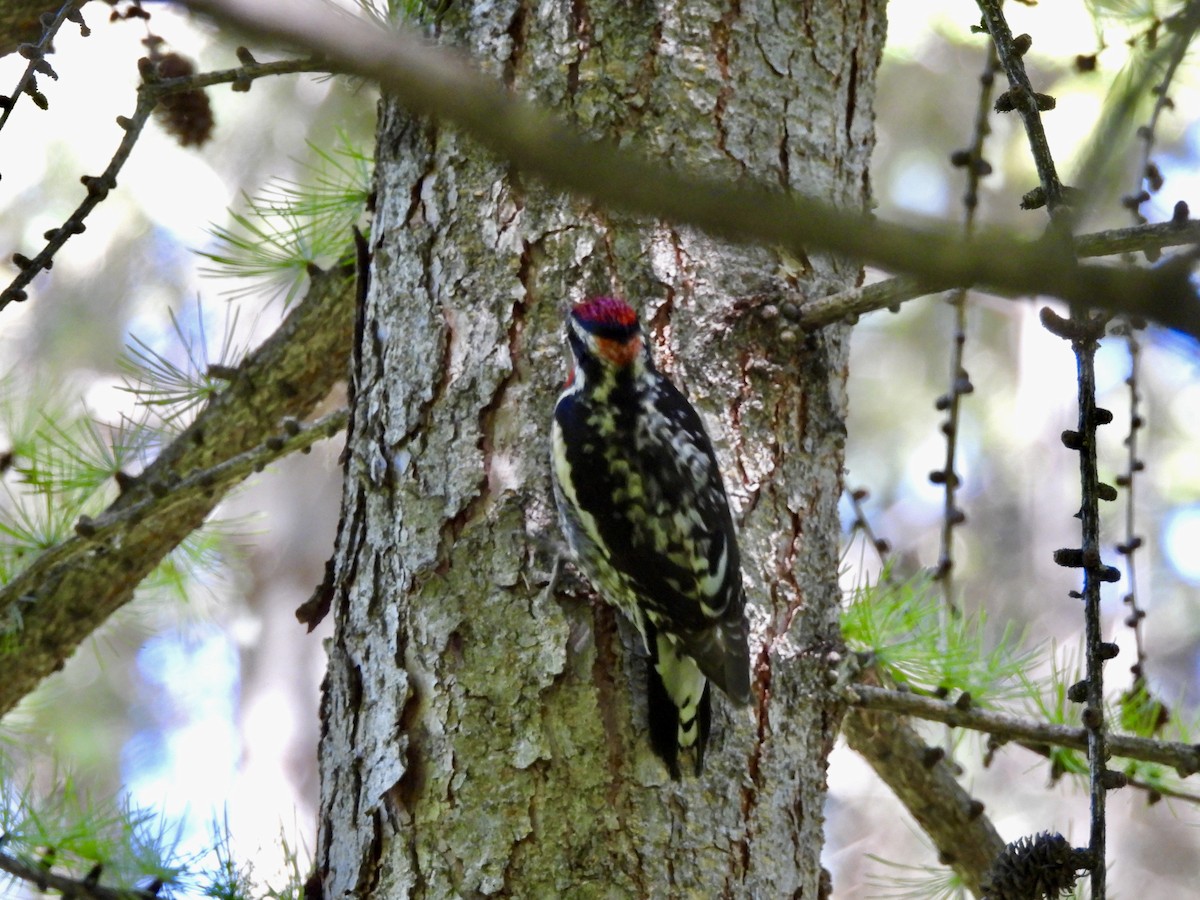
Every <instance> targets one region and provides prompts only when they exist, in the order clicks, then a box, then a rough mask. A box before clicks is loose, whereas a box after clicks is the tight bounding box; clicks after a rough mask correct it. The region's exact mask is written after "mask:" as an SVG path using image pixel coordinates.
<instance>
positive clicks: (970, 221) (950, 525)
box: [931, 43, 1000, 751]
mask: <svg viewBox="0 0 1200 900" xmlns="http://www.w3.org/2000/svg"><path fill="white" fill-rule="evenodd" d="M999 65H1000V64H999V60H998V58H997V56H996V47H995V44H994V43H992V44H989V46H988V52H987V59H986V61H985V62H984V66H983V72H982V73H981V74H980V76H979V102H978V104H977V106H976V109H975V124H974V127H973V129H972V134H971V146H970V147H969V148H968V149H967V151H966V152H965V153H964V154H961V157H964V159H963V164H964V168H966V170H967V188H966V192H965V193H964V194H963V206H964V207H965V212H964V216H963V232H964V234H966V235H967V236H968V237H970V236H971V234H973V233H974V231H975V211H976V209H977V208H978V206H979V180H980V178H982V177H983V176H984V175H986V174H987V173H988V172H989V171H991V168H990V166H988V165H987V163H986V162H985V161H984V159H983V142H984V140H985V139H986V137H987V135H988V134H990V133H991V126H990V125H989V124H988V116H989V114H990V113H991V107H992V87H993V85H994V84H995V81H996V72H997V70H998V69H999ZM948 302H949V304H950V306H951V308H952V309H953V312H954V332H953V339H952V341H953V343H952V345H951V348H950V387H949V389H948V390H947V391H946V393H944V394H943V395H942V396H941V397H939V398H938V399H937V408H938V409H939V410H944V411H945V413H946V420H945V422H943V423H942V434H944V435H945V436H946V455H945V458H944V460H943V462H942V468H941V471H940V477H939V478H938V479H935V480H940V482H941V485H942V530H941V555H940V557H939V559H938V564H937V569H936V570H935V571H934V578H935V580H937V581H938V582H939V583H940V585H941V589H942V600H943V606H944V613H943V614H949V615H956V614H957V613H958V611H959V610H958V604H957V602H956V601H955V597H954V529H955V528H956V527H958V526H959V525H961V524H962V523H963V522H964V521H965V520H966V516H965V514H964V513H963V511H962V510H961V509H959V508H958V503H957V499H956V498H957V495H958V488H959V479H958V471H957V466H956V465H955V460H956V457H957V453H958V429H959V408H960V407H961V405H962V398H963V396H965V395H966V394H969V393H971V391H973V390H974V386H973V385H972V384H971V378H970V376H969V375H968V374H967V370H966V367H965V365H964V359H965V354H966V344H967V289H966V288H957V289H955V290H954V291H953V292H952V293H951V295H950V297H949V300H948ZM934 474H938V473H934ZM931 477H933V476H932V475H931ZM952 745H953V740H952V738H951V736H950V735H949V734H947V736H946V748H947V751H949V750H950V748H951V747H952Z"/></svg>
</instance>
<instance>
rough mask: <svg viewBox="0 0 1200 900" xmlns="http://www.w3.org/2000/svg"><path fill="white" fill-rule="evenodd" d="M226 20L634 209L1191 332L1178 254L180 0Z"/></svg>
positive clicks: (354, 40)
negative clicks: (887, 186)
mask: <svg viewBox="0 0 1200 900" xmlns="http://www.w3.org/2000/svg"><path fill="white" fill-rule="evenodd" d="M187 5H188V6H190V7H191V8H193V9H195V10H197V11H200V12H205V13H209V14H211V15H213V16H216V17H218V18H220V19H221V20H223V21H224V22H226V23H227V24H229V25H232V26H235V27H237V28H242V29H246V30H249V31H251V32H254V33H256V34H258V35H260V36H264V37H268V38H271V39H273V40H282V41H286V42H289V43H292V44H295V45H299V46H302V47H305V48H307V49H308V50H310V51H313V52H315V53H317V54H319V55H321V56H323V57H325V58H326V59H328V60H329V61H330V62H331V63H333V64H334V65H335V66H336V67H337V68H339V69H341V70H345V71H347V72H352V73H355V74H358V75H361V76H363V77H365V78H368V79H370V80H373V81H378V82H379V83H380V84H381V85H383V87H385V88H386V89H387V90H389V91H391V92H393V93H394V94H395V95H396V96H397V97H399V98H400V99H401V100H402V101H403V102H404V103H405V104H406V105H408V106H409V107H410V108H411V109H413V110H415V111H417V112H419V113H424V114H428V115H433V116H437V117H438V118H441V119H443V120H446V121H448V122H451V123H454V124H456V125H458V126H459V127H461V128H462V129H464V130H465V131H467V132H468V133H470V134H471V135H472V136H473V137H475V138H476V139H477V140H479V141H480V142H481V143H482V144H484V145H485V146H486V147H487V148H489V149H490V150H492V151H493V152H494V153H496V154H497V155H499V156H501V157H503V158H505V159H508V160H510V161H512V162H513V163H514V164H515V165H516V166H517V167H518V168H519V169H521V170H523V171H524V172H526V173H529V174H531V175H535V176H537V177H539V178H541V179H542V180H543V181H545V182H546V183H547V184H548V185H550V186H551V187H555V188H560V189H564V190H568V191H570V192H572V193H575V194H578V195H580V196H584V197H588V198H590V199H592V200H594V201H597V202H600V203H603V204H606V205H608V206H612V207H617V208H621V209H625V210H628V211H630V212H633V213H637V214H641V215H650V216H657V217H661V218H664V219H667V220H669V221H673V222H677V223H684V224H689V225H694V226H696V227H698V228H702V229H704V230H705V231H707V232H709V233H711V234H713V235H715V236H718V237H722V238H725V239H728V240H732V241H739V242H759V243H765V244H771V245H778V246H782V247H784V248H786V249H788V250H789V251H791V252H792V253H793V254H796V255H799V254H801V253H804V252H805V248H808V249H809V250H814V249H819V250H823V251H826V252H829V253H835V254H840V255H844V256H848V257H852V258H855V259H858V260H862V261H864V262H866V263H869V264H872V265H875V266H878V267H880V268H882V269H885V270H888V271H892V272H898V273H906V274H908V275H911V276H913V277H915V278H916V279H918V280H920V281H922V282H926V283H927V284H930V285H933V286H934V287H935V288H939V287H948V286H970V285H978V286H981V287H985V288H987V289H989V290H992V291H995V292H996V293H999V294H1004V295H1009V296H1015V295H1022V294H1048V295H1052V296H1056V297H1061V298H1062V299H1065V300H1068V301H1073V302H1077V303H1080V304H1083V305H1086V306H1094V307H1102V308H1106V309H1110V310H1116V311H1123V312H1130V313H1136V314H1140V315H1143V316H1146V317H1147V318H1152V319H1155V320H1157V321H1159V322H1161V323H1163V324H1166V325H1170V326H1172V327H1175V328H1178V329H1180V330H1183V331H1186V332H1188V333H1191V334H1193V335H1196V336H1200V303H1197V302H1196V294H1195V291H1194V289H1193V288H1192V287H1191V285H1190V283H1189V279H1188V276H1189V273H1190V268H1191V265H1190V261H1189V260H1175V261H1172V262H1170V263H1167V264H1165V265H1163V266H1159V267H1158V268H1155V269H1118V268H1115V267H1112V268H1110V267H1099V266H1088V265H1079V264H1078V262H1077V261H1076V260H1075V259H1074V258H1073V256H1072V254H1071V253H1070V252H1066V253H1064V252H1063V248H1062V240H1063V239H1062V238H1061V237H1060V236H1056V235H1053V234H1050V235H1047V236H1045V237H1043V238H1041V239H1038V240H1035V241H1028V240H1019V239H1017V238H1014V237H1012V236H1010V235H1007V234H1003V233H996V232H992V233H989V234H980V235H977V236H976V238H975V239H974V240H971V241H968V240H965V239H963V238H962V237H961V236H960V235H958V234H957V233H955V232H954V231H953V230H951V229H950V228H948V227H946V226H941V227H930V228H926V229H917V228H912V227H907V226H901V225H896V224H890V223H883V222H880V221H878V220H876V219H873V218H871V217H869V216H866V215H863V214H860V213H857V212H850V211H844V210H839V209H835V208H833V207H831V206H829V205H828V204H825V203H822V202H819V201H817V200H813V199H811V198H807V197H803V196H800V195H797V194H784V193H781V192H779V191H775V190H767V189H765V188H759V187H753V186H745V185H734V184H731V183H729V182H727V181H720V180H716V179H712V178H704V177H700V176H697V175H691V174H682V173H680V172H678V171H676V170H674V169H670V168H667V167H666V166H664V165H662V164H660V163H658V162H653V161H650V160H647V159H646V158H644V157H642V156H639V155H638V154H636V153H634V152H631V151H628V150H624V149H620V148H618V147H616V146H614V145H613V144H612V143H610V142H606V141H594V140H589V139H586V138H584V137H583V136H582V135H580V134H579V133H578V132H576V131H574V130H572V129H569V128H567V127H566V126H565V125H564V124H563V123H562V122H561V121H559V120H557V119H555V118H554V117H552V116H550V115H549V114H548V113H546V112H545V111H543V110H542V109H540V108H538V107H536V106H534V105H533V104H530V103H528V102H526V101H524V100H521V99H519V98H517V97H515V96H513V95H512V94H511V93H509V92H508V91H506V90H505V89H504V87H503V86H502V85H501V84H500V83H499V82H497V81H495V80H493V79H489V78H486V77H484V76H482V75H480V74H478V73H477V72H475V71H473V70H472V69H471V68H470V67H469V66H468V65H467V64H466V63H464V62H463V61H462V60H461V59H460V58H458V57H456V56H453V55H451V54H449V53H447V52H444V51H440V50H437V49H435V48H432V47H430V46H428V45H426V44H424V43H422V42H421V41H419V40H418V39H416V38H415V37H413V36H411V35H409V34H406V33H404V32H403V31H402V30H399V29H391V30H388V29H384V28H382V27H377V26H375V25H372V24H370V23H368V22H367V21H365V20H362V19H356V18H354V17H352V16H351V15H349V14H346V13H342V12H339V11H336V10H334V9H333V8H331V7H328V6H323V5H319V4H315V3H301V2H295V3H290V4H286V5H278V4H263V3H255V2H249V0H189V2H187Z"/></svg>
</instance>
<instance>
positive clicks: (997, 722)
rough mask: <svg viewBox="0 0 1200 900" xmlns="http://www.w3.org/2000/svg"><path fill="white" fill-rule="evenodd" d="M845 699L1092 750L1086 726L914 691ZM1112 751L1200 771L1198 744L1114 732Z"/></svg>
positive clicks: (859, 691) (1009, 737)
mask: <svg viewBox="0 0 1200 900" xmlns="http://www.w3.org/2000/svg"><path fill="white" fill-rule="evenodd" d="M843 699H844V700H845V701H846V702H847V703H849V704H850V705H851V706H857V707H861V708H864V709H874V710H880V711H887V712H892V713H899V714H902V715H906V716H913V717H915V718H919V719H928V720H929V721H931V722H944V723H946V724H948V725H954V726H955V727H958V728H970V729H972V730H974V731H981V732H984V733H985V734H994V735H996V736H997V737H999V738H1001V739H1003V740H1006V741H1020V742H1023V743H1029V744H1048V745H1053V746H1058V747H1068V748H1070V749H1072V750H1087V745H1088V729H1086V728H1075V727H1072V726H1070V725H1053V724H1051V723H1049V722H1037V721H1033V720H1030V719H1024V718H1021V717H1019V716H1013V715H1008V714H1006V713H999V712H992V711H989V710H984V709H980V708H978V707H975V706H967V705H960V704H958V703H953V702H950V701H947V700H938V699H936V698H933V697H924V696H921V695H920V694H914V693H911V692H909V691H896V690H889V689H888V688H882V687H876V686H874V685H863V684H853V685H849V686H847V687H845V688H844V689H843ZM1108 749H1109V750H1110V751H1111V752H1112V754H1113V755H1114V756H1120V757H1124V758H1125V759H1136V760H1140V761H1142V762H1149V763H1158V764H1159V765H1164V766H1170V767H1171V768H1173V769H1175V771H1176V772H1178V773H1179V776H1180V777H1181V778H1186V777H1188V776H1190V775H1192V774H1194V773H1195V772H1197V771H1200V745H1196V744H1184V743H1181V742H1179V741H1160V740H1153V739H1151V738H1139V737H1129V736H1126V735H1117V734H1111V735H1109V736H1108Z"/></svg>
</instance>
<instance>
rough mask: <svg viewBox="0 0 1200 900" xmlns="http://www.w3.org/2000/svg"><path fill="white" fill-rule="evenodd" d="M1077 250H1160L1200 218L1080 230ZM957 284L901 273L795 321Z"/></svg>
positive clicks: (818, 303) (893, 304)
mask: <svg viewBox="0 0 1200 900" xmlns="http://www.w3.org/2000/svg"><path fill="white" fill-rule="evenodd" d="M1074 242H1075V253H1076V255H1077V256H1079V257H1081V258H1083V257H1100V256H1115V255H1117V254H1119V253H1135V252H1138V251H1145V250H1151V251H1153V250H1161V249H1163V248H1164V247H1179V246H1182V245H1186V244H1197V243H1200V221H1189V222H1185V223H1183V224H1176V223H1174V222H1161V223H1159V224H1156V225H1139V226H1136V227H1132V228H1114V229H1111V230H1109V231H1097V232H1094V233H1092V234H1081V235H1079V236H1078V237H1076V238H1075V239H1074ZM952 287H954V285H953V284H950V283H949V282H942V283H941V284H936V285H931V284H930V283H928V282H924V281H920V280H918V279H916V278H912V277H911V276H908V275H898V276H896V277H895V278H888V279H885V280H884V281H877V282H875V283H874V284H868V285H866V286H864V287H860V288H852V289H851V290H848V291H839V292H838V293H836V294H828V295H826V296H824V297H819V298H817V299H815V300H810V301H808V302H807V303H804V304H802V305H801V306H800V308H799V318H798V319H797V320H796V324H797V325H799V326H800V327H801V328H804V329H806V330H810V331H811V330H814V329H817V328H822V327H824V326H825V325H829V324H832V323H833V322H837V321H840V320H842V319H845V318H848V317H851V316H859V315H863V314H865V313H869V312H876V311H877V310H881V309H892V310H895V309H899V307H900V304H902V303H906V302H908V301H909V300H915V299H917V298H918V297H927V296H928V295H930V294H935V293H937V292H938V291H943V290H949V289H950V288H952Z"/></svg>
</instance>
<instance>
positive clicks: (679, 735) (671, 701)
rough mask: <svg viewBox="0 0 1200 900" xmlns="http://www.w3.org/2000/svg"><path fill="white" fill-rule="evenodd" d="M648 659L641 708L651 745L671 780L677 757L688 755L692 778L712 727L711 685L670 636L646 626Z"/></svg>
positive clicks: (701, 764) (700, 764)
mask: <svg viewBox="0 0 1200 900" xmlns="http://www.w3.org/2000/svg"><path fill="white" fill-rule="evenodd" d="M647 629H648V631H649V633H648V634H647V635H646V637H647V639H648V642H649V644H650V660H649V665H648V666H647V669H646V704H647V711H648V714H649V720H650V743H651V745H652V746H653V747H654V752H655V753H657V754H658V755H659V757H661V758H662V760H663V762H665V763H666V765H667V768H668V769H669V770H670V772H671V777H672V778H678V777H679V757H680V754H681V753H685V754H686V753H690V754H691V757H692V760H693V763H694V765H695V772H696V774H697V775H699V774H700V772H701V771H702V770H703V767H704V750H705V748H706V747H707V746H708V735H709V731H710V729H711V725H712V685H711V684H709V681H708V679H707V678H705V677H704V673H702V672H701V671H700V668H699V666H697V665H696V663H695V661H694V660H693V659H692V658H691V657H690V656H688V655H687V654H686V652H684V651H683V649H682V648H681V647H680V646H679V645H678V643H677V642H676V641H675V640H674V639H673V638H672V637H670V636H669V635H666V634H662V633H658V632H655V631H654V628H653V626H652V625H650V624H649V623H647Z"/></svg>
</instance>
